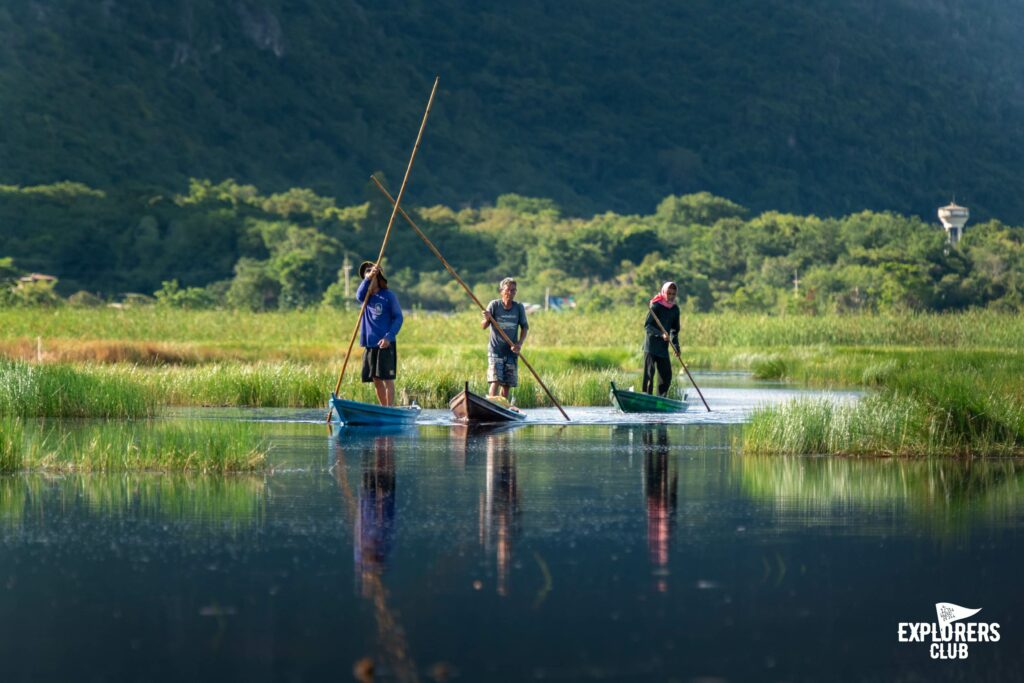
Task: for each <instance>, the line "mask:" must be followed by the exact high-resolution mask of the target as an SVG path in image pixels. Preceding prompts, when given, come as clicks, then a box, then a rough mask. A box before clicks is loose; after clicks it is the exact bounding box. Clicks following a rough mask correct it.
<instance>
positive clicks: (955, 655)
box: [898, 602, 1000, 659]
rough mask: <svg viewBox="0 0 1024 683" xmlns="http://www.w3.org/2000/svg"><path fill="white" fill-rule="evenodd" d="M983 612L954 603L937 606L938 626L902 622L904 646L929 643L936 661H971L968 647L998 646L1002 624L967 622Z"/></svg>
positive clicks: (936, 604)
mask: <svg viewBox="0 0 1024 683" xmlns="http://www.w3.org/2000/svg"><path fill="white" fill-rule="evenodd" d="M980 611H981V608H980V607H979V608H978V609H971V608H969V607H961V606H960V605H954V604H953V603H951V602H937V603H935V615H936V616H937V617H938V622H936V623H928V622H925V621H901V622H900V624H899V630H898V633H899V641H900V642H901V643H928V654H930V655H931V658H932V659H967V655H968V652H969V650H968V646H969V645H971V644H974V643H998V642H999V638H1000V634H999V624H997V623H995V622H991V623H985V622H977V621H971V622H964V621H962V620H963V619H968V618H970V617H973V616H974V615H975V614H977V613H978V612H980Z"/></svg>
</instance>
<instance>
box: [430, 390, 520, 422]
mask: <svg viewBox="0 0 1024 683" xmlns="http://www.w3.org/2000/svg"><path fill="white" fill-rule="evenodd" d="M448 407H449V408H451V411H452V413H453V414H454V415H455V419H456V420H460V421H462V422H520V421H522V420H525V419H526V414H525V413H522V412H520V411H518V410H516V409H515V408H506V407H505V406H502V405H500V404H498V403H495V402H494V401H491V400H489V399H487V398H484V397H483V396H480V395H478V394H474V393H473V392H472V391H470V390H469V382H467V383H466V388H465V389H463V390H462V391H460V392H459V393H458V394H456V395H455V396H454V397H453V398H452V400H450V401H448Z"/></svg>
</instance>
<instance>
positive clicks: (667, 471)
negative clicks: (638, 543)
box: [641, 425, 679, 592]
mask: <svg viewBox="0 0 1024 683" xmlns="http://www.w3.org/2000/svg"><path fill="white" fill-rule="evenodd" d="M641 440H642V441H643V448H644V494H645V496H646V498H647V552H648V555H649V557H650V560H651V563H652V564H653V565H654V566H655V568H656V573H657V574H658V579H657V588H658V590H659V591H660V592H665V591H666V590H668V581H667V580H666V576H667V569H668V551H669V542H670V540H671V537H672V527H673V525H674V524H675V519H674V518H675V514H676V506H677V502H678V499H677V490H678V485H679V473H678V471H677V469H676V468H675V467H671V468H670V466H669V457H668V456H669V447H668V428H667V427H666V426H665V425H657V426H653V427H645V428H644V429H643V432H642V433H641Z"/></svg>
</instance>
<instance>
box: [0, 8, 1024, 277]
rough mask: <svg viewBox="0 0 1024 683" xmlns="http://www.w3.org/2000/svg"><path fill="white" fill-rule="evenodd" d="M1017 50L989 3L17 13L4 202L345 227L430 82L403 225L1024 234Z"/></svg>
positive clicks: (0, 145)
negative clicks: (53, 188)
mask: <svg viewBox="0 0 1024 683" xmlns="http://www.w3.org/2000/svg"><path fill="white" fill-rule="evenodd" d="M1022 29H1024V6H1022V5H1020V4H1019V3H1006V2H1000V1H997V0H927V1H926V0H888V1H884V2H883V1H881V0H842V1H840V0H837V1H835V2H819V3H808V2H803V1H797V0H736V1H733V2H728V3H723V2H715V1H712V0H689V1H687V2H680V1H670V0H636V1H634V2H629V3H623V2H618V1H615V2H613V1H611V0H588V1H586V2H581V1H573V0H569V1H562V2H555V1H552V0H523V1H517V2H512V3H509V2H486V1H485V2H467V1H459V0H434V1H432V2H417V1H410V2H402V3H397V2H373V3H370V2H356V1H354V0H339V1H338V2H330V3H327V2H321V3H316V2H311V1H310V0H239V1H238V2H231V3H221V2H203V1H201V0H162V1H161V2H154V1H153V0H137V1H133V2H127V1H124V0H105V1H102V2H96V1H92V2H86V1H85V0H62V1H60V2H58V1H57V0H31V1H30V0H7V1H6V2H4V3H3V5H2V6H0V112H2V116H3V121H2V125H0V184H7V185H22V186H28V185H45V184H49V183H53V182H55V181H60V180H71V181H76V182H82V183H85V184H86V185H88V186H90V187H93V188H98V189H100V190H103V191H105V192H107V193H108V195H109V194H110V193H128V194H131V195H132V196H139V197H142V196H144V191H145V192H149V191H153V192H154V193H159V192H167V191H170V192H185V191H187V187H188V179H189V178H192V177H197V178H210V179H213V180H214V181H215V182H216V181H219V180H221V179H225V178H234V179H236V180H237V181H238V182H240V183H243V184H253V185H255V186H257V187H259V188H261V190H263V191H265V192H275V191H283V190H285V189H287V188H291V187H309V188H311V189H313V190H315V191H316V192H318V193H320V194H322V195H325V196H330V197H333V198H335V199H336V201H337V202H338V205H350V204H355V203H359V202H362V201H364V199H365V195H364V188H365V183H366V179H367V177H368V176H369V174H370V173H371V172H373V171H375V170H383V171H384V172H386V173H387V174H388V175H389V177H392V178H396V177H399V178H400V177H401V173H402V169H403V168H404V164H405V161H406V160H407V158H408V153H409V148H410V146H411V143H412V140H413V137H414V136H415V131H416V127H417V125H418V123H419V119H420V116H421V114H422V108H423V105H424V103H425V100H426V97H427V95H428V93H429V90H430V84H431V81H432V80H433V77H434V76H435V75H440V76H441V79H442V89H441V92H440V95H439V99H438V102H437V105H436V109H435V113H434V114H433V116H432V120H431V122H430V125H429V128H428V132H427V137H426V140H425V143H424V145H423V148H422V152H421V157H420V160H419V161H418V166H417V169H416V172H415V175H414V182H413V185H412V187H411V189H410V194H409V198H410V202H411V203H415V204H418V205H430V204H434V203H444V204H446V205H448V206H454V207H459V206H466V205H471V206H479V205H483V204H488V203H493V202H494V201H495V200H496V198H497V197H498V196H499V195H500V194H503V193H507V192H515V193H518V194H521V195H527V196H539V197H550V198H552V199H554V200H555V201H556V202H557V203H558V204H559V205H560V206H562V207H564V208H565V210H566V211H568V212H570V213H576V214H591V213H594V212H602V211H606V210H612V211H616V212H619V213H650V212H652V211H653V210H654V208H655V206H656V205H657V203H658V202H659V201H660V200H661V199H662V198H664V197H666V196H669V195H681V194H686V193H690V192H697V191H709V192H711V193H713V194H715V195H718V196H722V197H728V198H729V199H731V200H733V201H735V202H738V203H739V204H742V205H743V206H746V207H749V208H750V209H752V210H753V211H755V212H759V211H763V210H779V211H784V212H792V213H797V214H817V215H832V216H839V215H846V214H849V213H854V212H857V211H860V210H862V209H871V210H892V211H896V212H900V213H904V214H916V215H920V216H925V217H927V218H928V219H929V220H933V217H934V210H935V207H936V206H938V205H939V204H944V203H946V202H947V201H948V200H949V198H950V196H951V195H953V194H956V197H957V200H958V201H959V202H960V203H963V204H967V205H968V206H970V207H971V209H972V213H973V215H974V217H975V219H976V220H985V219H988V218H993V217H994V218H998V219H1001V220H1003V221H1007V222H1011V223H1018V224H1019V223H1021V222H1024V194H1022V193H1020V192H1017V191H1016V189H1017V187H1018V185H1019V179H1018V172H1019V169H1020V168H1022V167H1024V165H1022V162H1024V62H1022V61H1021V60H1020V59H1019V40H1020V35H1022V33H1024V30H1022ZM140 201H141V200H140ZM9 228H10V226H7V225H0V235H3V234H4V233H5V232H6V231H7V230H8V229H9ZM43 229H45V226H43ZM5 251H9V250H4V249H2V248H0V256H2V255H4V252H5ZM220 270H221V271H223V268H221V269H220Z"/></svg>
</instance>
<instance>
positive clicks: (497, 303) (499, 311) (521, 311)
mask: <svg viewBox="0 0 1024 683" xmlns="http://www.w3.org/2000/svg"><path fill="white" fill-rule="evenodd" d="M487 312H488V313H490V314H491V317H492V318H494V319H495V320H497V321H498V324H499V325H501V329H502V330H504V331H505V334H507V335H508V338H509V339H511V340H512V341H514V342H518V341H519V328H520V327H521V328H523V330H524V331H525V330H528V329H529V328H530V325H529V323H527V322H526V307H524V306H523V305H522V304H521V303H519V302H518V301H513V302H512V308H508V309H506V308H505V306H504V304H502V303H501V299H495V300H494V301H492V302H491V303H489V304H487ZM487 353H489V354H490V355H492V356H511V355H512V347H510V346H509V345H508V344H507V343H506V342H505V340H504V339H502V338H501V335H500V334H498V331H497V330H495V329H494V325H493V324H492V325H491V342H490V344H489V345H488V347H487Z"/></svg>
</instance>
